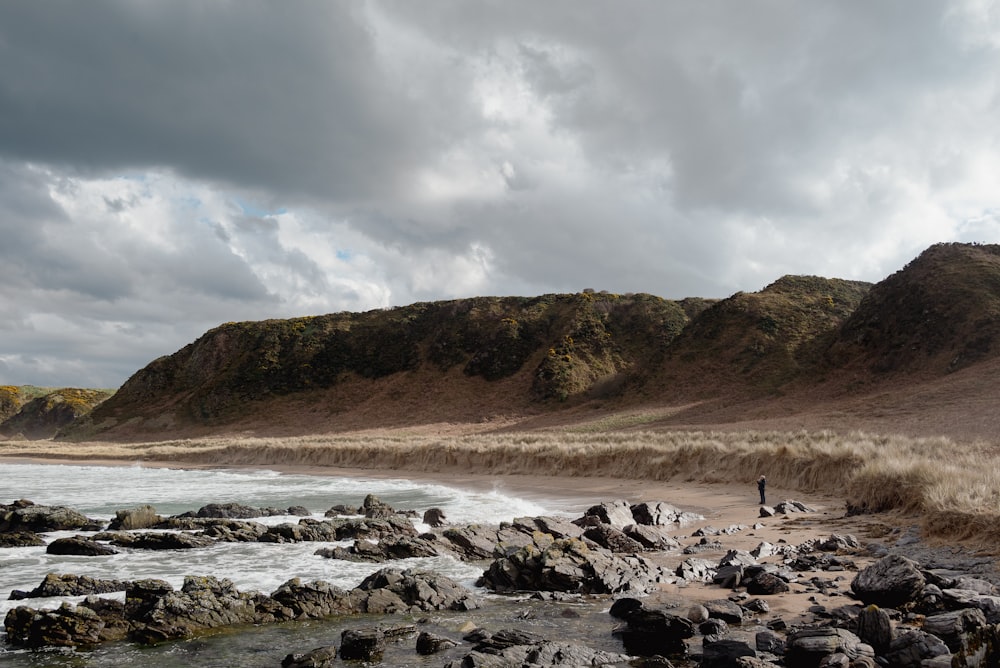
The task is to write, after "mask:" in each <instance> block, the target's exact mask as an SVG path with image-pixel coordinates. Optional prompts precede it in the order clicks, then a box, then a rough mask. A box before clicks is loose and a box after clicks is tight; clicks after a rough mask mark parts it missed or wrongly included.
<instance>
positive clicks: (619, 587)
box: [480, 539, 666, 594]
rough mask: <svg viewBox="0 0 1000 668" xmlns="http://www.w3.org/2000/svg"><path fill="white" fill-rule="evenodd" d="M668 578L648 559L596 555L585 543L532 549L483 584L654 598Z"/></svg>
mask: <svg viewBox="0 0 1000 668" xmlns="http://www.w3.org/2000/svg"><path fill="white" fill-rule="evenodd" d="M665 578H666V574H665V573H664V572H663V570H662V568H660V567H659V566H656V565H655V564H653V563H652V562H649V561H647V560H645V559H643V558H642V557H638V556H629V557H619V556H616V555H614V554H612V553H610V552H608V551H606V550H600V549H591V548H590V547H588V546H587V545H586V544H585V543H583V542H582V541H579V540H576V539H565V540H557V541H554V542H553V543H552V544H551V545H550V546H548V547H547V548H546V549H544V550H540V549H538V548H537V547H534V546H526V547H523V548H521V549H519V550H517V551H516V552H514V553H513V554H510V555H509V556H506V557H503V558H500V559H496V560H494V561H493V563H492V564H491V565H490V567H489V568H488V569H487V570H486V572H484V573H483V576H482V578H481V579H480V584H481V585H482V586H486V587H488V588H489V589H491V590H493V591H496V592H500V593H509V592H516V591H563V592H576V593H580V594H616V593H623V592H635V593H648V592H650V591H652V590H653V589H654V588H655V587H656V585H657V583H659V582H662V581H664V580H665Z"/></svg>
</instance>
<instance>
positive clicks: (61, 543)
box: [45, 536, 118, 557]
mask: <svg viewBox="0 0 1000 668" xmlns="http://www.w3.org/2000/svg"><path fill="white" fill-rule="evenodd" d="M45 553H46V554H63V555H65V554H70V555H76V556H81V557H106V556H109V555H112V554H118V550H116V549H114V548H112V547H108V546H107V545H104V544H103V543H98V542H97V541H96V540H92V539H90V538H84V537H83V536H72V537H69V538H57V539H56V540H54V541H52V542H51V543H49V544H48V546H47V547H46V548H45Z"/></svg>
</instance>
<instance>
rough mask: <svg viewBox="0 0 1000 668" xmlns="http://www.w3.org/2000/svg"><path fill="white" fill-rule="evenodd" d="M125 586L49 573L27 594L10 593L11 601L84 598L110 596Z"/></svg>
mask: <svg viewBox="0 0 1000 668" xmlns="http://www.w3.org/2000/svg"><path fill="white" fill-rule="evenodd" d="M125 584H126V583H124V582H122V581H120V580H98V579H95V578H92V577H90V576H89V575H58V574H56V573H49V574H48V575H46V576H45V578H44V579H43V580H42V582H41V584H39V585H38V586H37V587H35V588H34V589H32V590H31V591H29V592H23V591H19V590H16V589H15V590H14V591H12V592H11V593H10V599H9V600H11V601H18V600H22V599H26V598H46V597H49V596H86V595H88V594H110V593H111V592H115V591H125Z"/></svg>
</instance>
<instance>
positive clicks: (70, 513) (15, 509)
mask: <svg viewBox="0 0 1000 668" xmlns="http://www.w3.org/2000/svg"><path fill="white" fill-rule="evenodd" d="M27 503H29V504H30V505H19V504H12V505H9V506H0V533H5V532H18V531H31V532H34V533H46V532H48V531H74V530H79V531H99V530H100V529H101V528H102V525H101V523H100V522H98V521H97V520H92V519H90V518H89V517H86V516H85V515H83V514H81V513H78V512H77V511H75V510H73V509H72V508H67V507H65V506H38V505H35V504H32V503H31V502H30V501H29V502H27Z"/></svg>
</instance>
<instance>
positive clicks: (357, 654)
mask: <svg viewBox="0 0 1000 668" xmlns="http://www.w3.org/2000/svg"><path fill="white" fill-rule="evenodd" d="M384 653H385V634H384V633H383V632H382V630H381V629H346V630H345V631H343V632H342V633H341V634H340V658H341V659H344V660H345V661H369V662H371V661H381V660H382V655H383V654H384Z"/></svg>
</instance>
